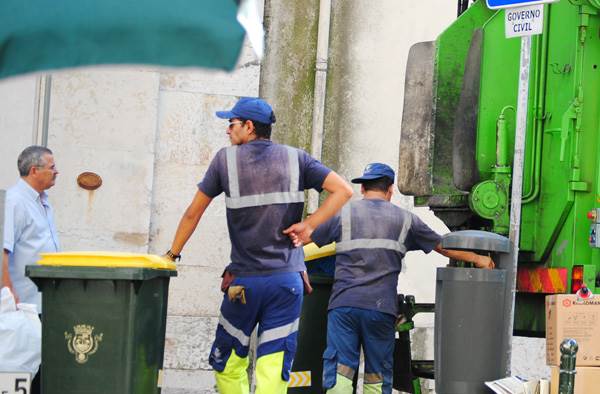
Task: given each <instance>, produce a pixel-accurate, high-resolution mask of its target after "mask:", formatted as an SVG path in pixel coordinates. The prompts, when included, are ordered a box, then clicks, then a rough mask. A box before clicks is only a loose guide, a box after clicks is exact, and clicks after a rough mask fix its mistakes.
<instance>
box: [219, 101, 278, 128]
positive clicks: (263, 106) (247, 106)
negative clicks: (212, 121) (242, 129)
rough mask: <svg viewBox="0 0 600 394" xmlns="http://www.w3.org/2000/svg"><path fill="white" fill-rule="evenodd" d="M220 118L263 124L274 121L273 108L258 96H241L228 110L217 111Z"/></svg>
mask: <svg viewBox="0 0 600 394" xmlns="http://www.w3.org/2000/svg"><path fill="white" fill-rule="evenodd" d="M215 113H216V115H217V116H218V117H219V118H221V119H233V118H238V119H245V120H254V121H255V122H260V123H264V124H271V123H275V114H274V113H273V108H271V106H270V105H269V104H267V102H266V101H265V100H263V99H260V98H258V97H242V98H241V99H239V101H238V102H237V103H235V105H234V106H233V108H232V109H231V110H230V111H217V112H215Z"/></svg>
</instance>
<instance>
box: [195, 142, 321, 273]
mask: <svg viewBox="0 0 600 394" xmlns="http://www.w3.org/2000/svg"><path fill="white" fill-rule="evenodd" d="M227 149H231V148H223V149H221V150H220V151H219V152H218V153H217V155H216V156H215V158H214V159H213V161H212V162H211V164H210V166H209V168H208V170H207V172H206V174H205V176H204V179H203V180H202V181H201V182H200V183H199V184H198V189H199V190H200V191H202V192H203V193H204V194H206V195H207V196H208V197H211V198H214V197H216V196H218V195H220V194H221V193H225V196H226V199H231V198H232V190H230V189H231V187H232V186H231V184H230V180H229V173H230V172H229V169H228V166H229V165H231V162H230V161H229V162H228V156H227ZM290 149H292V150H293V153H294V156H293V157H294V162H293V163H291V162H290V160H291V159H290V155H289V153H290ZM235 155H236V165H235V170H236V174H237V178H238V184H237V187H238V190H237V192H238V193H239V196H240V197H242V198H249V197H256V196H265V195H279V194H286V193H288V192H301V194H303V191H304V190H305V189H316V190H317V191H321V190H322V186H323V182H324V181H325V178H326V177H327V175H328V174H329V173H330V171H331V170H330V169H329V168H327V167H325V166H324V165H323V164H321V163H320V162H319V161H318V160H316V159H314V158H312V157H311V156H310V155H309V154H307V153H306V152H304V151H302V150H300V149H296V148H291V147H288V146H285V145H280V144H275V143H273V142H271V141H267V140H254V141H251V142H249V143H247V144H243V145H238V146H237V148H236V154H235ZM296 158H297V159H296ZM296 161H297V162H296ZM291 173H292V174H296V175H297V178H296V179H297V182H291V181H290V179H291V175H290V174H291ZM292 185H293V186H292ZM234 187H235V186H234ZM290 188H294V189H295V190H290ZM303 210H304V203H303V202H302V201H299V202H298V201H294V202H287V203H286V202H283V203H282V202H276V203H270V204H266V205H259V206H247V207H241V208H237V207H236V208H230V207H229V206H228V207H227V227H228V230H229V237H230V240H231V262H230V264H229V265H228V266H227V270H228V271H230V272H231V273H233V274H236V275H238V276H252V275H263V274H269V273H277V272H299V271H304V270H305V269H306V267H305V265H304V252H303V250H302V248H295V247H294V246H293V244H292V243H291V241H290V239H289V237H288V236H287V235H285V234H283V230H285V229H286V228H287V227H289V226H291V225H292V224H294V223H297V222H299V221H300V220H301V219H302V212H303Z"/></svg>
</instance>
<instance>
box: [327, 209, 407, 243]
mask: <svg viewBox="0 0 600 394" xmlns="http://www.w3.org/2000/svg"><path fill="white" fill-rule="evenodd" d="M403 214H404V218H403V219H404V220H403V221H402V229H401V230H400V235H399V236H398V239H397V240H394V239H385V238H383V239H381V238H359V239H352V205H351V204H348V205H346V206H345V207H344V208H343V209H342V220H341V222H342V236H341V241H340V242H339V243H337V244H336V246H335V250H336V251H337V252H348V251H351V250H354V249H387V250H393V251H396V252H400V253H402V254H405V253H406V246H405V245H404V241H405V240H406V236H407V234H408V230H409V229H410V226H411V224H412V216H411V215H410V214H406V213H403Z"/></svg>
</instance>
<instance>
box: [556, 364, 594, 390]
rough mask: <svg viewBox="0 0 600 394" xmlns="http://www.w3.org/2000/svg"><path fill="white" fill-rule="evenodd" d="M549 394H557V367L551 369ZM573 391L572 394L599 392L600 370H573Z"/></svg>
mask: <svg viewBox="0 0 600 394" xmlns="http://www.w3.org/2000/svg"><path fill="white" fill-rule="evenodd" d="M551 368H552V376H551V380H550V394H558V378H559V374H560V368H559V367H551ZM575 371H577V374H575V391H574V392H573V394H593V393H598V392H600V368H597V367H577V368H575Z"/></svg>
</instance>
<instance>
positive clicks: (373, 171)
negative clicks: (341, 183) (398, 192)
mask: <svg viewBox="0 0 600 394" xmlns="http://www.w3.org/2000/svg"><path fill="white" fill-rule="evenodd" d="M395 176H396V175H395V173H394V170H392V167H390V166H388V165H387V164H383V163H371V164H367V166H366V167H365V171H364V172H363V174H362V176H361V177H359V178H354V179H353V180H352V183H363V182H367V181H372V180H373V179H379V178H389V179H390V180H391V181H392V182H394V178H395Z"/></svg>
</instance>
